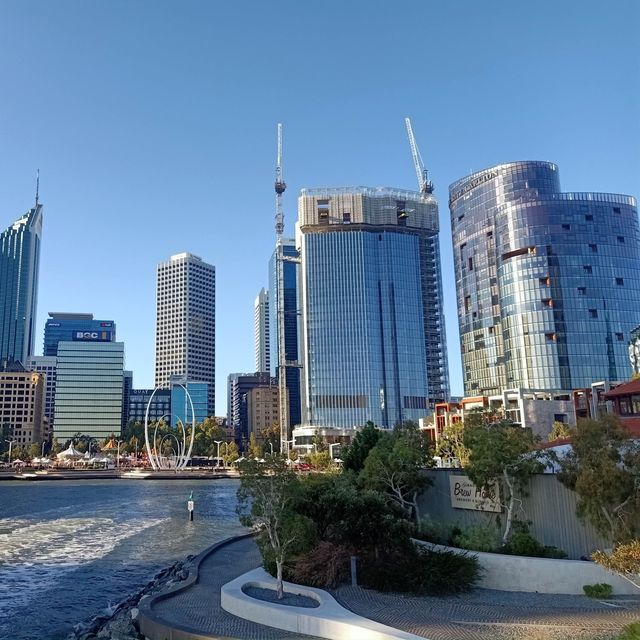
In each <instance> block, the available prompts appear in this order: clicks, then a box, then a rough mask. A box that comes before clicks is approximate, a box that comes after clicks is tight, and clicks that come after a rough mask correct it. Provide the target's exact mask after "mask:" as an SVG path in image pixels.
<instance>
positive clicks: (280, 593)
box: [276, 560, 284, 600]
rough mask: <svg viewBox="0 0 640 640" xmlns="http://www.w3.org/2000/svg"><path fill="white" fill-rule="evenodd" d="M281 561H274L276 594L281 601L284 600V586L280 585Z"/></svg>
mask: <svg viewBox="0 0 640 640" xmlns="http://www.w3.org/2000/svg"><path fill="white" fill-rule="evenodd" d="M282 565H283V562H282V560H276V569H277V577H276V581H277V583H276V594H277V596H278V600H282V598H284V586H283V584H282Z"/></svg>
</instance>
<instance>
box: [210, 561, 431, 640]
mask: <svg viewBox="0 0 640 640" xmlns="http://www.w3.org/2000/svg"><path fill="white" fill-rule="evenodd" d="M275 585H276V580H275V579H274V578H273V577H272V576H271V575H269V574H268V573H267V572H266V571H265V570H264V569H262V568H259V569H254V570H253V571H249V572H247V573H245V574H243V575H241V576H239V577H237V578H235V579H234V580H232V581H231V582H227V584H225V585H223V587H222V589H221V593H220V604H221V606H222V608H223V609H224V610H225V611H227V612H229V613H231V614H233V615H235V616H238V617H240V618H244V619H245V620H250V621H252V622H256V623H259V624H263V625H267V626H270V627H275V628H276V629H283V630H284V631H292V632H294V633H301V634H305V635H310V636H317V637H321V638H328V639H329V640H392V639H397V640H424V637H423V636H416V635H414V634H412V633H407V632H405V631H401V630H400V629H395V628H393V627H389V626H387V625H384V624H381V623H379V622H374V621H373V620H369V619H368V618H364V617H362V616H359V615H357V614H355V613H353V612H352V611H349V610H348V609H345V608H344V607H342V606H341V605H340V604H338V602H336V600H335V599H334V598H333V596H331V595H330V594H328V593H327V592H326V591H323V590H322V589H315V588H313V587H305V586H301V585H297V584H293V583H291V582H285V583H284V590H285V591H286V592H288V593H293V594H296V595H302V596H306V597H307V598H312V599H314V600H316V601H317V602H319V603H320V604H319V606H318V607H316V608H306V607H296V606H290V605H280V604H277V603H275V602H265V601H263V600H259V599H257V598H252V597H251V596H248V595H247V594H245V593H244V592H243V591H242V589H243V587H251V586H254V587H261V588H266V589H274V588H275Z"/></svg>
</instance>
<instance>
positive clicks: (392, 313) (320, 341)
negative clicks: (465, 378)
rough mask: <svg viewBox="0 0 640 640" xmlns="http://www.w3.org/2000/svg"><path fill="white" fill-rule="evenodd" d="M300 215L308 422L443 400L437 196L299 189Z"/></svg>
mask: <svg viewBox="0 0 640 640" xmlns="http://www.w3.org/2000/svg"><path fill="white" fill-rule="evenodd" d="M298 211H299V221H298V224H299V231H300V236H299V238H300V240H299V243H300V247H301V257H302V273H301V281H302V298H303V305H302V308H303V327H304V344H305V349H304V376H305V382H304V389H305V396H306V399H305V404H306V424H310V425H313V426H317V427H329V428H343V429H344V428H352V427H357V426H362V425H364V424H365V423H366V422H367V421H368V420H372V421H373V422H375V423H376V424H377V425H379V426H381V427H385V428H391V427H393V426H394V425H395V424H396V423H398V422H401V421H404V420H417V419H418V418H420V417H423V416H425V415H426V414H427V413H428V412H429V410H430V409H431V408H432V407H433V404H434V403H435V402H441V401H443V400H447V399H448V396H449V382H448V367H447V361H446V346H445V332H444V320H443V313H442V283H441V273H440V256H439V247H438V204H437V201H436V200H435V198H434V197H433V196H431V195H425V196H422V195H421V194H419V193H416V192H413V191H404V190H399V189H389V188H367V187H353V188H335V189H303V190H302V192H301V196H300V199H299V209H298Z"/></svg>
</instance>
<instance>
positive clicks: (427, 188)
mask: <svg viewBox="0 0 640 640" xmlns="http://www.w3.org/2000/svg"><path fill="white" fill-rule="evenodd" d="M404 124H405V127H406V128H407V136H408V137H409V146H410V147H411V156H412V158H413V166H414V167H415V169H416V176H417V177H418V189H419V191H420V193H421V194H422V196H423V197H425V198H426V197H427V196H430V195H431V194H432V193H433V182H431V180H429V173H428V172H427V170H426V169H425V167H424V162H422V156H421V155H420V150H419V149H418V145H417V144H416V138H415V136H414V135H413V129H412V127H411V120H410V119H409V118H405V119H404Z"/></svg>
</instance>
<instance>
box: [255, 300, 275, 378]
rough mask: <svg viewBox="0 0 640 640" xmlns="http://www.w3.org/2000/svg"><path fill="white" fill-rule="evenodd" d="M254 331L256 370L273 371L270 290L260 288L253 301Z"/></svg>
mask: <svg viewBox="0 0 640 640" xmlns="http://www.w3.org/2000/svg"><path fill="white" fill-rule="evenodd" d="M253 332H254V344H255V350H256V371H271V336H270V331H269V292H268V291H267V290H266V289H260V293H259V294H258V296H257V297H256V299H255V302H254V303H253Z"/></svg>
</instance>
